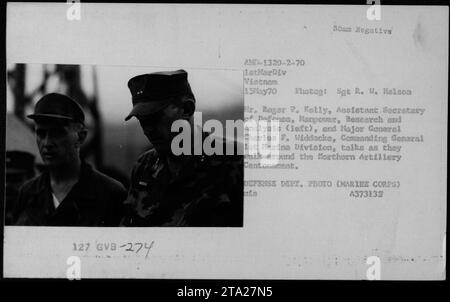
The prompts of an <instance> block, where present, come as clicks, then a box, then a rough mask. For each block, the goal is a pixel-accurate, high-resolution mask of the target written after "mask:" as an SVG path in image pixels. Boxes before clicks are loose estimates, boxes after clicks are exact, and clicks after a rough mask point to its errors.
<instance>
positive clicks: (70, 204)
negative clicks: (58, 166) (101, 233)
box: [15, 162, 126, 226]
mask: <svg viewBox="0 0 450 302" xmlns="http://www.w3.org/2000/svg"><path fill="white" fill-rule="evenodd" d="M125 198H126V190H125V188H124V187H123V185H122V184H121V183H119V182H118V181H115V180H113V179H112V178H110V177H108V176H106V175H104V174H102V173H100V172H98V171H97V170H95V169H93V168H92V167H91V166H90V165H89V164H87V163H85V162H83V163H82V164H81V173H80V180H79V181H78V183H76V184H75V185H74V186H73V187H72V189H71V190H70V192H69V193H68V194H67V196H66V197H65V198H64V200H62V202H61V204H60V205H59V206H58V207H57V208H55V206H54V204H53V198H52V189H51V186H50V175H49V173H48V172H44V173H42V174H41V175H39V176H37V177H35V178H33V179H32V180H29V181H28V182H26V183H25V184H24V185H23V186H22V187H21V189H20V191H19V197H18V200H17V208H16V210H15V212H16V215H15V216H16V219H15V220H16V221H15V225H29V226H118V225H119V223H120V219H121V218H122V215H123V213H122V203H123V201H124V200H125Z"/></svg>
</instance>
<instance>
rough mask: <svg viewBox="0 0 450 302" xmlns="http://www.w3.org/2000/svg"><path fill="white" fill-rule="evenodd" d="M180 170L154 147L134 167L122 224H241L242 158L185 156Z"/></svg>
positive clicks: (239, 156)
mask: <svg viewBox="0 0 450 302" xmlns="http://www.w3.org/2000/svg"><path fill="white" fill-rule="evenodd" d="M179 160H180V161H181V164H179V167H178V169H177V170H176V171H175V172H173V171H171V169H170V168H169V165H170V159H167V158H166V157H162V156H159V155H158V153H157V151H156V150H155V149H151V150H149V151H147V152H145V153H144V154H143V155H141V156H140V157H139V159H138V161H137V163H136V165H135V167H134V168H133V171H132V176H131V186H130V189H129V192H128V198H127V200H126V202H125V205H126V207H127V209H128V214H127V216H126V217H125V219H124V220H123V221H122V224H123V225H124V226H193V227H194V226H198V227H202V226H229V227H238V226H242V225H243V156H242V155H233V156H229V155H223V156H220V155H215V156H206V155H191V156H188V155H183V156H181V158H180V159H179Z"/></svg>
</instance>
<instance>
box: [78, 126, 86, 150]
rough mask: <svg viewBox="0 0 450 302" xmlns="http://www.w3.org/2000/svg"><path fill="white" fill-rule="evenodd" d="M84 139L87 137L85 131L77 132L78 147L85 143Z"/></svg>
mask: <svg viewBox="0 0 450 302" xmlns="http://www.w3.org/2000/svg"><path fill="white" fill-rule="evenodd" d="M86 137H87V130H86V129H81V130H78V143H79V145H80V146H81V145H82V144H83V143H84V142H85V140H86Z"/></svg>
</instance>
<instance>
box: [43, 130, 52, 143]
mask: <svg viewBox="0 0 450 302" xmlns="http://www.w3.org/2000/svg"><path fill="white" fill-rule="evenodd" d="M41 142H42V145H43V146H45V147H47V146H51V145H53V138H52V137H51V136H50V134H49V133H48V132H47V133H45V134H44V135H43V136H42V137H41Z"/></svg>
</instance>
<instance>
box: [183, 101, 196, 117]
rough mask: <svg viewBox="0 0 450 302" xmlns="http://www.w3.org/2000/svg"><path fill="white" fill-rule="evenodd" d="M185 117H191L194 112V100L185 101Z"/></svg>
mask: <svg viewBox="0 0 450 302" xmlns="http://www.w3.org/2000/svg"><path fill="white" fill-rule="evenodd" d="M182 106H183V118H189V117H190V116H192V115H193V114H194V111H195V104H194V102H192V101H185V102H183V105H182Z"/></svg>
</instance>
